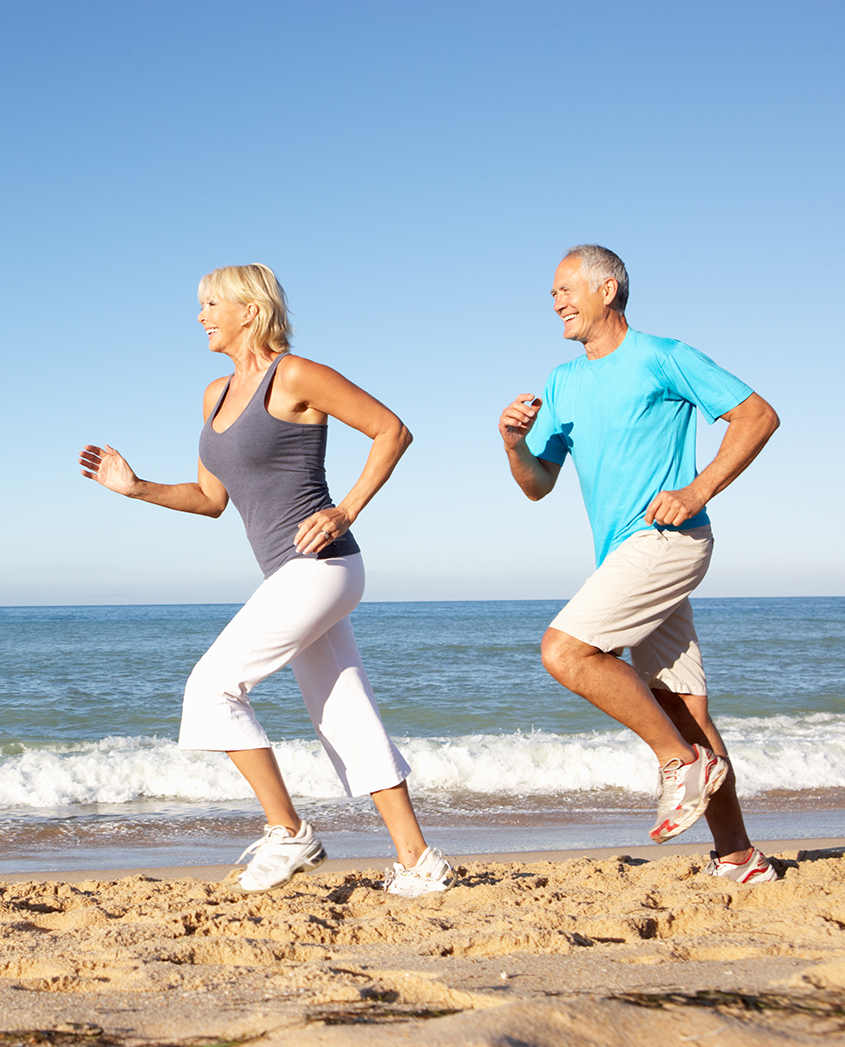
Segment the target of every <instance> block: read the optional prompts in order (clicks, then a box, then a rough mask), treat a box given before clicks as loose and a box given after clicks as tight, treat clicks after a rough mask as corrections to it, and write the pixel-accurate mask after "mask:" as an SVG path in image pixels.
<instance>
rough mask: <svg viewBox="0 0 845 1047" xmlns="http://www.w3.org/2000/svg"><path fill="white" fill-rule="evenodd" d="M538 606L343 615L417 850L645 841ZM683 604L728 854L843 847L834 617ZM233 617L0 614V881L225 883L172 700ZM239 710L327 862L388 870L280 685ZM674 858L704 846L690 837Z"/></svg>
mask: <svg viewBox="0 0 845 1047" xmlns="http://www.w3.org/2000/svg"><path fill="white" fill-rule="evenodd" d="M561 603H562V601H561V602H555V601H543V600H530V601H478V602H474V601H456V602H419V603H410V602H409V603H401V602H400V603H363V604H361V606H360V607H359V608H358V609H357V611H356V612H355V614H354V616H353V622H354V626H355V632H356V635H357V637H358V642H359V645H360V647H361V651H362V655H363V658H364V664H365V665H366V667H367V670H368V672H369V674H370V677H371V679H372V682H373V685H374V687H375V690H376V694H377V696H378V698H379V704H380V707H381V710H382V715H383V717H384V720H385V723H386V725H387V728H388V730H389V731H390V733H391V734H392V736H393V737H394V738H395V739H396V741H397V743H398V744H399V746H400V748H401V749H402V751H403V752H404V753H405V755H406V757H407V759H408V761H409V762H410V764H411V766H412V768H413V774H412V776H411V778H410V780H409V785H410V787H411V792H412V796H413V798H414V802H415V805H416V807H417V811H418V814H419V817H420V821H421V823H422V824H423V828H424V830H425V833H426V837H427V839H428V840H429V842H430V843H432V844H434V845H437V846H439V847H441V848H442V849H443V850H444V851H446V852H448V853H452V854H471V853H493V852H497V851H528V850H554V849H567V848H586V847H603V846H607V847H617V846H618V847H620V848H623V849H624V847H626V846H634V845H642V844H646V843H648V842H649V841H648V836H647V833H648V829H649V827H650V825H651V823H652V821H653V812H654V799H653V796H654V789H655V784H656V770H657V768H656V763H655V761H654V758H653V756H652V754H651V752H650V751H649V750H648V749H647V748H646V746H645V745H644V744H643V743H642V742H640V741H639V740H638V739H637V738H636V737H635V736H634V735H633V734H632V733H631V732H629V731H626V730H624V729H622V728H620V727H619V726H618V725H616V724H615V723H614V722H613V721H611V720H609V719H608V718H607V717H606V716H605V715H604V714H602V713H600V712H598V711H597V710H595V709H594V708H593V707H592V706H590V705H589V704H588V703H587V702H585V701H584V700H583V699H581V698H578V697H577V696H575V695H573V694H571V693H569V692H568V691H565V690H564V689H563V688H561V687H560V686H559V685H558V684H556V683H555V682H554V681H553V680H552V679H551V678H550V677H549V676H548V675H547V674H546V672H545V670H544V669H543V668H542V665H541V664H540V655H539V645H540V639H541V637H542V634H543V632H544V630H545V628H546V626H547V625H548V623H549V621H550V620H551V619H552V618H553V617H554V615H555V614H556V613H557V611H558V610H559V608H560V606H561ZM693 605H694V607H695V613H696V622H697V626H698V632H699V638H700V641H701V646H702V649H703V652H704V657H705V665H706V668H707V671H708V679H709V683H710V693H711V708H712V711H713V714H714V718H715V720H716V722H717V723H718V725H719V728H720V730H721V731H722V733H723V735H724V737H725V740H726V742H727V744H728V748H729V750H730V752H731V755H732V757H733V761H734V765H735V767H736V771H737V776H738V781H739V789H740V794H741V796H742V799H743V807H744V810H745V812H746V821H747V823H748V826H749V830H750V831H751V833H752V835H753V836H754V837H755V838H756V839H758V840H765V839H783V838H792V837H795V838H798V837H833V836H837V837H845V644H843V639H845V598H842V597H820V598H812V599H811V598H798V597H796V598H784V599H698V600H693ZM236 610H237V606H235V605H224V604H198V605H183V606H179V605H131V606H111V607H109V606H92V607H2V608H0V653H2V661H0V834H2V840H3V848H2V857H0V873H2V872H7V873H8V872H31V871H37V870H74V869H109V868H112V869H117V868H136V867H137V868H140V867H162V866H171V865H215V864H226V863H233V862H234V861H235V860H236V859H237V858H238V856H239V854H240V851H241V850H242V849H243V848H244V847H245V846H246V845H247V844H248V843H250V842H251V841H252V840H253V839H255V838H256V837H257V836H259V835H260V833H261V828H262V825H263V818H262V816H261V812H260V809H259V808H258V805H257V803H256V801H255V800H254V799H253V798H252V796H251V793H250V791H249V789H248V787H246V785H245V783H244V782H243V781H242V779H241V778H240V777H239V775H238V774H237V772H236V771H235V770H234V768H233V767H232V766H231V764H230V762H229V760H228V758H227V757H226V756H225V755H224V754H220V753H204V752H182V751H180V750H178V749H177V748H176V742H175V739H176V737H177V733H178V725H179V712H180V705H181V694H182V687H183V685H184V681H185V679H186V678H187V676H188V674H189V672H190V670H191V668H192V666H193V664H194V662H195V661H196V660H197V659H198V658H199V656H200V655H201V654H202V653H203V651H204V650H205V649H206V648H207V647H208V646H209V644H210V643H211V642H212V640H213V639H214V638H215V636H216V635H217V634H218V633H219V631H220V630H221V629H222V627H223V626H224V625H225V624H226V622H227V621H228V620H229V619H230V618H231V617H232V615H233V614H234V613H235V611H236ZM253 704H254V706H255V708H256V710H257V712H258V715H259V718H260V719H261V721H262V723H263V725H264V727H265V729H266V730H267V733H268V735H269V736H270V738H271V740H272V742H273V745H274V748H275V750H276V753H277V756H278V759H279V763H280V764H281V766H282V769H283V772H284V775H285V778H286V780H287V783H288V786H289V789H290V791H291V793H292V795H293V797H294V799H295V801H296V803H297V807H298V809H299V811H300V813H301V814H302V815H303V816H304V817H307V818H308V819H309V820H311V821H313V822H314V823H315V824H316V826H317V828H318V830H319V833H320V836H321V838H322V839H323V841H324V843H325V845H326V848H327V850H328V851H329V854H330V856H331V857H336V858H344V857H370V856H373V857H374V859H375V858H379V859H381V858H386V857H389V856H390V854H391V845H390V841H389V837H388V836H387V833H386V831H385V830H384V827H383V826H382V824H381V822H380V820H379V818H378V816H377V814H376V813H375V810H374V808H373V805H372V802H371V801H370V799H369V798H368V797H365V798H363V799H354V800H349V799H347V798H346V797H345V796H343V795H342V790H341V788H340V786H339V783H338V781H337V778H336V777H335V775H334V772H333V770H332V767H331V765H330V763H329V761H328V759H327V758H326V756H325V755H324V754H323V752H322V750H321V748H320V746H319V744H318V743H317V741H316V739H315V738H314V735H313V731H312V728H311V724H310V722H309V721H308V718H307V716H306V714H305V712H304V709H303V707H302V700H301V698H300V695H299V692H298V690H297V687H296V683H295V681H294V679H293V675H292V674H291V672H290V670H287V669H286V670H283V671H282V672H280V673H278V674H277V675H276V676H275V677H272V678H270V679H269V680H267V681H265V682H264V683H262V684H261V685H260V687H258V688H257V689H256V690H255V691H254V692H253ZM684 839H685V840H688V841H689V842H692V843H699V842H701V843H703V844H705V845H706V843H707V841H708V836H707V830H706V826H705V825H704V824H703V823H699V824H698V825H696V826H695V827H693V828H692V829H691V830H689V831H688V832H687V833H686V835H685V837H684ZM703 849H705V850H706V846H705V847H703Z"/></svg>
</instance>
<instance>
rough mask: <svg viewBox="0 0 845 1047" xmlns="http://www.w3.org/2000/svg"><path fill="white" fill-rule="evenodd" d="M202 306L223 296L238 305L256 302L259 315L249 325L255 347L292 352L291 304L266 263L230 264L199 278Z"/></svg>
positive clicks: (269, 350)
mask: <svg viewBox="0 0 845 1047" xmlns="http://www.w3.org/2000/svg"><path fill="white" fill-rule="evenodd" d="M197 298H198V299H199V301H200V305H202V303H203V302H207V301H208V300H209V299H210V298H222V299H223V300H224V301H226V302H237V303H238V304H239V305H254V306H255V307H256V309H258V315H257V316H256V318H255V320H254V321H253V323H252V324H251V326H250V334H251V335H252V342H253V346H254V348H256V349H258V350H261V349H266V350H267V351H268V352H271V353H288V352H290V337H291V336H292V335H293V328H292V327H291V325H290V323H289V321H288V303H287V299H286V298H285V292H284V289H283V288H282V285H281V284H280V283H279V281H278V280H277V279H276V274H275V273H274V272H273V270H272V269H271V268H270V267H269V266H266V265H260V264H258V263H254V264H253V265H227V266H224V267H223V268H222V269H215V270H213V271H212V272H210V273H206V275H205V276H204V277H203V278H202V280H200V285H199V288H198V289H197Z"/></svg>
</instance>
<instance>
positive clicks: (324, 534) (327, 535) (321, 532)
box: [320, 531, 334, 542]
mask: <svg viewBox="0 0 845 1047" xmlns="http://www.w3.org/2000/svg"><path fill="white" fill-rule="evenodd" d="M320 534H321V535H322V536H323V537H324V538H325V539H326V541H327V542H333V541H334V538H332V536H331V535H330V534H329V532H328V531H320Z"/></svg>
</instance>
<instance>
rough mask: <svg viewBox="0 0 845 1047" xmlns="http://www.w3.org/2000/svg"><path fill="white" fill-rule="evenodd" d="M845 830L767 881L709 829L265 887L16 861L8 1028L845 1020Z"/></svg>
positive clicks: (20, 1037) (233, 1031) (148, 1031)
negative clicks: (740, 871)
mask: <svg viewBox="0 0 845 1047" xmlns="http://www.w3.org/2000/svg"><path fill="white" fill-rule="evenodd" d="M833 842H834V841H823V843H825V844H831V843H833ZM835 843H836V844H837V846H826V847H820V846H815V847H813V848H812V849H810V848H809V847H805V849H799V845H798V844H796V843H793V844H789V845H788V844H785V843H783V842H781V844H780V845H779V846H778V848H777V849H775V848H774V847H773V846H772V845H771V844H770V845H769V848H768V849H769V853H775V854H776V856H777V858H778V861H777V866H778V869H779V871H780V873H781V875H782V878H781V879H780V880H778V882H776V883H771V884H762V885H758V886H756V887H744V886H740V885H738V884H733V883H730V882H727V881H724V880H720V879H715V878H713V877H710V876H707V875H705V874H704V872H703V867H704V864H705V862H706V856H705V855H704V854H703V853H701V851H700V850H699V849H697V848H695V847H687V848H683V847H675V848H674V853H672V852H670V853H669V854H668V855H667V853H666V851H665V850H658V849H656V848H643V849H640V850H636V851H634V852H631V853H629V854H628V855H627V856H620V855H618V854H617V855H613V854H611V853H609V852H608V853H596V852H593V853H594V855H595V856H593V857H575V858H568V859H566V860H549V858H550V857H554V858H558V857H560V856H557V855H555V856H549V855H542V854H540V855H520V856H506V857H508V858H509V859H510V858H513V859H514V860H508V861H502V860H500V859H501V856H500V857H499V858H498V859H497V858H492V857H489V856H488V857H485V858H483V859H477V860H472V861H470V860H464V861H463V863H462V865H461V868H460V870H459V872H460V881H459V884H458V885H457V886H456V887H455V888H454V889H453V890H451V891H449V892H448V893H447V894H445V895H437V896H435V895H430V896H427V897H425V898H423V899H421V900H419V901H406V900H404V899H401V898H393V897H390V896H388V895H385V894H383V893H381V892H380V891H379V890H377V888H378V886H379V883H380V879H381V874H380V870H379V869H378V868H367V864H366V862H365V863H363V864H362V865H361V867H360V868H359V869H357V870H352V871H350V868H349V867H350V865H351V864H353V863H344V867H343V868H340V866H341V864H342V863H332V864H330V865H329V866H324V867H323V868H322V869H320V870H319V871H318V872H317V873H316V874H315V875H313V876H298V877H296V878H295V879H294V880H293V881H292V882H291V883H290V884H288V885H287V886H286V887H285V888H282V889H281V890H278V891H275V892H272V893H270V894H266V895H261V896H255V897H252V898H242V897H239V896H237V895H235V894H233V893H232V892H231V891H230V890H229V889H228V888H227V887H226V885H225V884H221V883H213V882H209V881H208V880H207V879H203V878H198V877H185V876H181V877H180V873H179V871H178V870H169V871H168V875H167V876H166V877H165V878H157V877H154V876H150V875H143V874H133V875H126V876H123V875H120V878H118V876H117V875H116V874H109V873H100V874H96V875H95V874H90V875H91V878H89V879H81V880H77V882H70V880H71V879H76V878H75V877H74V878H70V877H61V876H60V875H58V874H54V875H53V879H52V880H48V881H42V882H39V880H38V878H32V877H30V878H28V879H27V878H25V877H23V876H18V877H6V878H5V879H3V878H2V877H0V881H2V882H0V1015H2V1018H1V1019H0V1044H9V1043H28V1044H34V1043H47V1042H49V1043H54V1044H62V1043H67V1044H70V1043H80V1042H85V1043H88V1044H90V1045H91V1047H98V1045H101V1044H102V1045H105V1044H122V1045H133V1044H216V1045H222V1044H231V1043H233V1042H234V1043H241V1042H254V1043H256V1044H262V1045H263V1044H266V1045H272V1047H294V1045H295V1047H318V1045H319V1047H336V1045H338V1047H339V1045H359V1044H360V1045H362V1047H363V1045H366V1047H382V1045H384V1047H388V1045H390V1047H393V1045H400V1044H401V1045H414V1044H427V1045H432V1047H434V1045H437V1047H440V1045H443V1047H445V1045H449V1047H458V1045H460V1047H475V1045H478V1047H480V1045H501V1047H529V1045H530V1047H561V1045H578V1047H581V1045H583V1047H586V1045H602V1047H616V1045H619V1047H622V1045H625V1047H639V1045H648V1047H662V1045H664V1044H682V1043H687V1044H699V1043H706V1042H707V1041H708V1040H711V1041H712V1042H713V1043H718V1044H719V1047H734V1045H760V1047H762V1045H764V1044H765V1045H767V1047H770V1045H772V1044H779V1043H783V1044H802V1043H807V1044H810V1043H812V1044H818V1043H819V1042H824V1043H826V1044H827V1043H837V1044H838V1043H843V1044H845V857H843V855H845V841H835ZM696 851H697V852H698V853H696ZM637 854H640V855H646V856H647V857H648V859H650V860H647V858H646V857H637ZM344 869H345V871H344ZM182 872H183V873H184V870H183V871H182ZM13 881H14V882H13ZM33 1030H41V1032H40V1033H33V1032H32V1031H33ZM3 1033H5V1034H6V1035H5V1036H4V1035H3ZM12 1033H14V1034H15V1035H9V1034H12ZM25 1033H26V1034H28V1035H24V1034H25Z"/></svg>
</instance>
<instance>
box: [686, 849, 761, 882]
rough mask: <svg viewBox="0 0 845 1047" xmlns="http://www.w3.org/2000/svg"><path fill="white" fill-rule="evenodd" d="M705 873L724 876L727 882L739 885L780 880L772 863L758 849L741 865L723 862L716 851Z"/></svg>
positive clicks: (711, 855)
mask: <svg viewBox="0 0 845 1047" xmlns="http://www.w3.org/2000/svg"><path fill="white" fill-rule="evenodd" d="M704 871H705V872H706V873H709V874H710V875H711V876H724V878H725V879H726V880H736V882H737V883H771V881H772V880H776V879H777V878H778V874H777V873H776V872H775V868H774V866H773V865H772V863H771V862H770V861H769V859H768V858H767V857H766V856H765V855H764V854H761V852H760V851H758V850H757V848H756V847H755V848H753V850H752V851H751V854H750V855H749V856H748V858H746V860H745V861H744V862H740V864H739V865H736V864H735V863H734V862H723V861H721V859H720V858H719V855H718V854H716V852H715V851H711V852H710V861H709V862H708V863H707V865H706V866H705V868H704Z"/></svg>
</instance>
